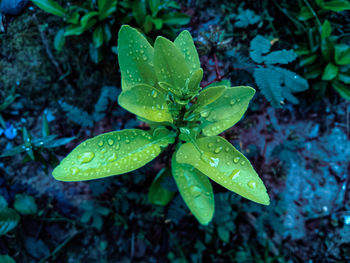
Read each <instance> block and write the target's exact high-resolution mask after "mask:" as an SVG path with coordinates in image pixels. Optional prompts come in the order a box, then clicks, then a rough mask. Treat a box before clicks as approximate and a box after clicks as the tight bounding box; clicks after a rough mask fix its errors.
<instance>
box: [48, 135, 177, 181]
mask: <svg viewBox="0 0 350 263" xmlns="http://www.w3.org/2000/svg"><path fill="white" fill-rule="evenodd" d="M171 138H173V135H171V134H170V133H169V134H167V136H166V137H162V138H157V139H154V138H153V137H152V136H151V135H149V134H148V133H147V132H145V131H142V130H137V129H130V130H122V131H116V132H109V133H105V134H101V135H99V136H96V137H94V138H92V139H88V140H86V141H85V142H83V143H81V144H80V145H78V146H77V147H76V148H75V149H74V150H73V151H72V152H71V153H70V154H69V155H68V156H67V157H66V158H65V159H63V160H62V162H61V164H60V165H59V166H57V167H56V168H55V169H54V170H53V172H52V174H53V176H54V177H55V178H56V179H57V180H60V181H83V180H91V179H97V178H102V177H107V176H111V175H118V174H123V173H127V172H130V171H132V170H135V169H138V168H140V167H142V166H144V165H145V164H146V163H148V162H150V161H152V160H153V159H154V158H155V157H157V156H158V155H159V154H160V152H161V146H160V145H159V143H161V144H162V145H164V140H165V141H168V139H171ZM170 142H171V141H169V143H170Z"/></svg>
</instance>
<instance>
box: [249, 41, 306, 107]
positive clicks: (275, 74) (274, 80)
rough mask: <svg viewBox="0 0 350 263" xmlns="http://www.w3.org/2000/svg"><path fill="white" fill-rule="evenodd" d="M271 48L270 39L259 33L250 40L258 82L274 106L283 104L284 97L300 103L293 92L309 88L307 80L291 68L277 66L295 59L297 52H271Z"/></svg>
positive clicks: (256, 80) (251, 54)
mask: <svg viewBox="0 0 350 263" xmlns="http://www.w3.org/2000/svg"><path fill="white" fill-rule="evenodd" d="M270 49H271V43H270V41H269V40H268V39H266V38H264V37H263V36H260V35H258V36H256V37H255V38H254V39H253V40H252V41H251V42H250V57H251V59H252V60H253V61H254V62H256V63H258V66H257V67H256V68H255V69H254V72H253V76H254V79H255V82H256V84H257V85H258V87H259V88H260V90H261V92H262V94H263V95H264V96H265V98H266V99H267V100H268V101H270V103H271V104H272V106H274V107H279V106H280V105H281V104H283V103H284V99H287V100H288V101H290V102H292V103H298V99H297V98H296V97H294V96H293V95H292V93H294V92H300V91H304V90H306V89H308V87H309V85H308V83H307V81H306V80H305V79H303V78H302V77H300V76H298V75H297V74H296V73H294V72H292V71H290V70H287V69H284V68H281V67H278V66H276V65H278V64H288V63H290V62H292V61H294V60H295V59H296V57H297V56H296V54H295V53H294V51H293V50H285V49H283V50H277V51H272V52H270Z"/></svg>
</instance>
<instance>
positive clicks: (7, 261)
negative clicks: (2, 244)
mask: <svg viewBox="0 0 350 263" xmlns="http://www.w3.org/2000/svg"><path fill="white" fill-rule="evenodd" d="M0 262H2V263H16V261H15V260H14V259H13V258H12V257H10V256H9V255H0Z"/></svg>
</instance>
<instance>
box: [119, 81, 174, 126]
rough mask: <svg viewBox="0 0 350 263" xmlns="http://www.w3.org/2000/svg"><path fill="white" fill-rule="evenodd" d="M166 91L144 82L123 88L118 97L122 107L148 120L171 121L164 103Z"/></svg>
mask: <svg viewBox="0 0 350 263" xmlns="http://www.w3.org/2000/svg"><path fill="white" fill-rule="evenodd" d="M166 98H167V92H166V91H165V90H163V89H160V88H155V87H151V86H149V85H146V84H140V85H137V86H134V87H132V88H130V89H128V90H124V91H123V92H122V93H121V94H120V95H119V98H118V102H119V105H120V106H122V107H123V108H124V109H126V110H128V111H130V112H132V113H134V114H136V115H138V116H140V117H142V118H145V119H147V120H150V121H154V122H172V117H171V114H170V112H169V110H168V104H167V103H166Z"/></svg>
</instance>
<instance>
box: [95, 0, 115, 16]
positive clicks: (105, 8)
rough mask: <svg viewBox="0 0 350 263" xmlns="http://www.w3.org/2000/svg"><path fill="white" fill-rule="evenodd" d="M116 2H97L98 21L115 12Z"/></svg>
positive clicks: (103, 0)
mask: <svg viewBox="0 0 350 263" xmlns="http://www.w3.org/2000/svg"><path fill="white" fill-rule="evenodd" d="M117 2H118V1H117V0H98V1H97V6H98V13H99V15H98V18H99V19H100V20H104V19H106V18H107V17H108V16H110V15H112V14H113V13H114V12H115V11H116V10H117Z"/></svg>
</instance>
